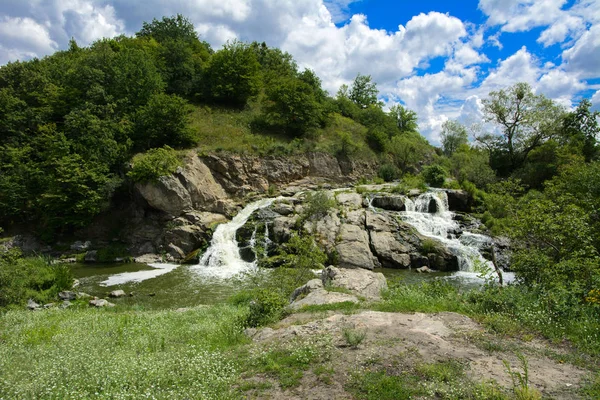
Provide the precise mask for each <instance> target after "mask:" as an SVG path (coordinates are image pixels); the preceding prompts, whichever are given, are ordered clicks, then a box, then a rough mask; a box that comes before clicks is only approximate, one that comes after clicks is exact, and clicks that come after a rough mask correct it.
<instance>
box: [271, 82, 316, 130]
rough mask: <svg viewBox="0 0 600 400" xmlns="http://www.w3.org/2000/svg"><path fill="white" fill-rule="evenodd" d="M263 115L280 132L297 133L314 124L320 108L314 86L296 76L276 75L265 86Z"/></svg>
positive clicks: (310, 127) (312, 127) (309, 128)
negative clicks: (276, 78) (279, 129)
mask: <svg viewBox="0 0 600 400" xmlns="http://www.w3.org/2000/svg"><path fill="white" fill-rule="evenodd" d="M267 100H268V101H269V102H268V103H267V105H266V106H265V119H266V121H267V123H269V124H270V125H271V126H274V127H280V128H281V129H282V130H283V131H284V133H286V134H290V135H293V136H300V135H302V134H304V133H306V132H307V131H309V130H311V129H314V128H317V127H318V126H319V121H320V119H321V114H322V112H323V110H322V107H321V105H320V104H319V102H318V101H317V98H316V96H315V88H314V87H313V86H311V85H310V84H308V83H306V82H305V81H303V80H301V79H299V78H287V79H280V80H279V81H278V82H276V83H274V84H272V85H271V86H270V87H268V88H267Z"/></svg>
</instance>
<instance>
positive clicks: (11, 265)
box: [0, 249, 73, 307]
mask: <svg viewBox="0 0 600 400" xmlns="http://www.w3.org/2000/svg"><path fill="white" fill-rule="evenodd" d="M72 285H73V276H72V274H71V270H70V268H69V267H68V266H66V265H61V264H56V265H52V264H50V263H49V262H48V260H46V259H44V258H42V257H28V258H23V257H22V254H21V252H20V250H18V249H11V250H9V251H8V252H5V253H3V254H1V255H0V288H2V290H0V307H6V306H9V305H11V304H15V305H16V304H23V303H24V302H26V301H27V299H33V300H34V301H36V302H39V303H46V302H49V301H51V300H53V299H54V298H55V297H56V295H57V294H58V292H60V291H61V290H65V289H69V288H71V286H72Z"/></svg>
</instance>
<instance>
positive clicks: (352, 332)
mask: <svg viewBox="0 0 600 400" xmlns="http://www.w3.org/2000/svg"><path fill="white" fill-rule="evenodd" d="M342 336H343V337H344V340H345V341H346V344H347V345H348V346H349V347H351V348H353V349H358V346H359V345H360V344H361V343H362V342H363V341H364V340H365V338H366V337H367V331H366V330H358V329H354V328H351V327H344V328H342Z"/></svg>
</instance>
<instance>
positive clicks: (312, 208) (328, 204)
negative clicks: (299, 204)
mask: <svg viewBox="0 0 600 400" xmlns="http://www.w3.org/2000/svg"><path fill="white" fill-rule="evenodd" d="M303 206H304V209H303V211H302V215H301V220H315V219H319V218H323V217H325V216H326V215H327V213H328V212H329V210H330V209H332V208H334V207H335V206H336V201H335V199H334V198H331V197H330V196H329V195H328V194H327V193H326V192H324V191H322V190H319V191H317V192H314V193H308V194H307V195H306V199H305V200H304V204H303Z"/></svg>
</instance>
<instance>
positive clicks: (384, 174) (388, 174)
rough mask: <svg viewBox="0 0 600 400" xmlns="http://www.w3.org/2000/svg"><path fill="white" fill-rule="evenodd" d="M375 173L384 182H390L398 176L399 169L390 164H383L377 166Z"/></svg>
mask: <svg viewBox="0 0 600 400" xmlns="http://www.w3.org/2000/svg"><path fill="white" fill-rule="evenodd" d="M377 175H378V176H379V177H380V178H381V179H383V180H384V181H386V182H391V181H394V180H396V179H398V177H399V176H400V170H399V169H398V168H396V166H394V165H392V164H383V165H382V166H381V167H379V171H378V172H377Z"/></svg>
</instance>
